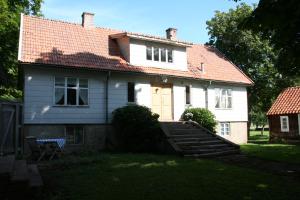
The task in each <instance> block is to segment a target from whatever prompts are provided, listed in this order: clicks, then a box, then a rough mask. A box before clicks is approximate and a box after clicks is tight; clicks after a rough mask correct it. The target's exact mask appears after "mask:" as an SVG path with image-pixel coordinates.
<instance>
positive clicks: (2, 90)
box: [0, 86, 22, 101]
mask: <svg viewBox="0 0 300 200" xmlns="http://www.w3.org/2000/svg"><path fill="white" fill-rule="evenodd" d="M21 99H22V91H20V90H17V89H15V88H6V87H1V86H0V100H8V101H15V100H21Z"/></svg>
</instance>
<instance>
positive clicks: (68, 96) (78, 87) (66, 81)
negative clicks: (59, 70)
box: [54, 77, 88, 106]
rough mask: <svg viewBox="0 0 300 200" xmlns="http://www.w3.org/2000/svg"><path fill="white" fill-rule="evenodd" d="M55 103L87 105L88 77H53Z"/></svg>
mask: <svg viewBox="0 0 300 200" xmlns="http://www.w3.org/2000/svg"><path fill="white" fill-rule="evenodd" d="M54 85H55V92H54V95H55V97H54V101H55V105H70V106H72V105H74V106H83V105H88V79H79V78H70V77H55V84H54Z"/></svg>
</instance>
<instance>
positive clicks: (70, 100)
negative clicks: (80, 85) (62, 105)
mask: <svg viewBox="0 0 300 200" xmlns="http://www.w3.org/2000/svg"><path fill="white" fill-rule="evenodd" d="M76 91H77V90H76V89H70V88H68V90H67V104H68V105H76Z"/></svg>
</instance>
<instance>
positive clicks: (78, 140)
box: [75, 127, 83, 144]
mask: <svg viewBox="0 0 300 200" xmlns="http://www.w3.org/2000/svg"><path fill="white" fill-rule="evenodd" d="M75 144H83V128H82V127H77V128H75Z"/></svg>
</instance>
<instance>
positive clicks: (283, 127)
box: [280, 116, 290, 132]
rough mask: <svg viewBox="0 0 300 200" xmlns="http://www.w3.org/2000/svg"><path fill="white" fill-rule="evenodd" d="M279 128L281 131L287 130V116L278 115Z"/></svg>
mask: <svg viewBox="0 0 300 200" xmlns="http://www.w3.org/2000/svg"><path fill="white" fill-rule="evenodd" d="M280 128H281V131H282V132H289V129H290V127H289V117H288V116H280Z"/></svg>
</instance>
